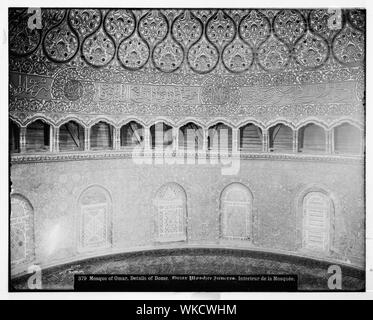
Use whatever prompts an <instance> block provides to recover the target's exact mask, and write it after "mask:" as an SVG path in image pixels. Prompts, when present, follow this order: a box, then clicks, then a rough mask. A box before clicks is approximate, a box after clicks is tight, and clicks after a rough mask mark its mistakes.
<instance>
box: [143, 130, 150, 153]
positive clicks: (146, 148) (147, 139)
mask: <svg viewBox="0 0 373 320" xmlns="http://www.w3.org/2000/svg"><path fill="white" fill-rule="evenodd" d="M150 150H151V145H150V127H149V126H145V127H144V151H145V152H149V151H150Z"/></svg>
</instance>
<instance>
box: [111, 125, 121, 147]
mask: <svg viewBox="0 0 373 320" xmlns="http://www.w3.org/2000/svg"><path fill="white" fill-rule="evenodd" d="M119 149H120V129H118V128H116V127H113V150H119Z"/></svg>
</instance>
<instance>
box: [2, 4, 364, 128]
mask: <svg viewBox="0 0 373 320" xmlns="http://www.w3.org/2000/svg"><path fill="white" fill-rule="evenodd" d="M41 13H42V14H41V16H42V28H41V29H34V30H31V29H29V28H28V27H27V20H28V18H29V17H30V14H27V10H26V9H16V10H10V12H9V19H10V21H9V25H10V29H9V33H10V55H9V58H10V63H9V68H10V89H9V94H10V104H9V109H10V114H11V115H12V117H13V118H14V119H17V121H18V122H19V123H20V124H22V125H24V124H25V123H27V121H28V120H29V119H31V118H32V117H34V116H35V115H36V114H42V115H43V116H44V117H48V118H49V119H50V122H51V123H53V124H56V123H60V121H62V120H63V119H65V118H67V117H69V116H71V115H76V114H78V115H79V118H80V119H81V120H82V122H87V123H88V122H89V121H91V120H93V119H94V118H95V117H97V116H98V115H107V116H109V117H112V121H113V122H114V123H117V122H119V121H122V120H123V119H125V118H126V117H130V116H132V117H133V116H138V117H140V118H142V119H143V120H144V121H145V122H147V121H150V119H151V118H152V117H154V115H158V116H164V117H168V118H169V119H170V121H171V122H173V123H178V122H179V121H182V120H183V119H185V118H187V117H196V118H197V119H199V120H200V121H203V122H206V121H209V119H210V120H211V119H212V118H217V117H223V118H224V119H228V120H229V121H230V122H231V123H238V122H239V121H242V119H243V118H253V119H256V120H257V121H261V122H262V123H266V124H268V123H269V122H270V121H274V119H286V120H287V121H288V122H290V123H292V124H293V125H294V126H296V125H298V124H299V123H301V122H302V121H306V120H307V119H309V118H310V117H316V118H318V119H320V121H323V122H324V123H325V124H326V125H327V126H329V125H331V124H332V123H333V122H335V121H339V120H340V119H342V118H351V119H354V121H357V122H361V121H363V117H362V115H363V109H364V96H365V93H364V92H365V87H364V77H365V62H364V61H365V11H364V10H341V11H340V13H339V15H338V12H337V13H336V12H335V11H333V10H332V11H330V12H329V11H328V10H327V9H306V10H295V9H292V10H272V9H271V10H265V9H253V10H252V9H234V10H230V9H221V10H212V9H211V10H190V9H184V10H179V9H159V10H158V9H157V10H131V9H118V10H117V9H42V12H41ZM21 26H23V27H22V28H21ZM83 115H84V117H86V119H82V117H83Z"/></svg>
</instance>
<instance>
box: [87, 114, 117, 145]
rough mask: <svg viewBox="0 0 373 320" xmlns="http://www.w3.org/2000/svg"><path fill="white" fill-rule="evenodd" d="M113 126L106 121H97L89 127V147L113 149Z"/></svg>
mask: <svg viewBox="0 0 373 320" xmlns="http://www.w3.org/2000/svg"><path fill="white" fill-rule="evenodd" d="M113 140H114V127H113V126H112V125H111V124H110V123H108V122H106V121H98V122H96V123H95V124H94V125H92V126H91V128H90V144H91V145H90V148H91V149H92V150H110V149H113V145H114V144H113Z"/></svg>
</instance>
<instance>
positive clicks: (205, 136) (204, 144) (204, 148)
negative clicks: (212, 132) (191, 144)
mask: <svg viewBox="0 0 373 320" xmlns="http://www.w3.org/2000/svg"><path fill="white" fill-rule="evenodd" d="M202 130H203V142H202V151H203V152H207V149H208V143H207V141H208V136H209V129H208V128H207V129H202Z"/></svg>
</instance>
